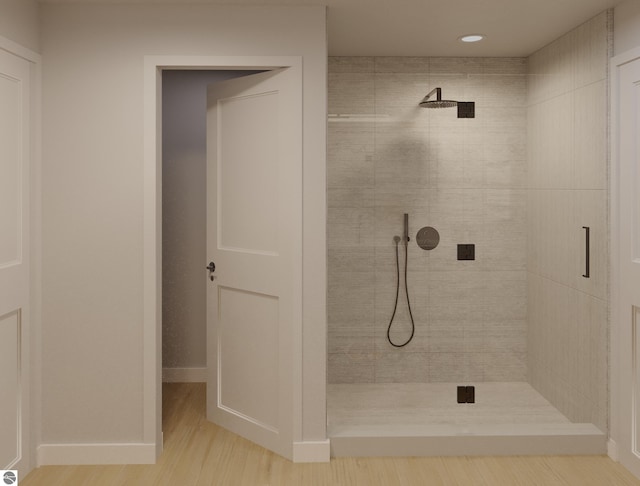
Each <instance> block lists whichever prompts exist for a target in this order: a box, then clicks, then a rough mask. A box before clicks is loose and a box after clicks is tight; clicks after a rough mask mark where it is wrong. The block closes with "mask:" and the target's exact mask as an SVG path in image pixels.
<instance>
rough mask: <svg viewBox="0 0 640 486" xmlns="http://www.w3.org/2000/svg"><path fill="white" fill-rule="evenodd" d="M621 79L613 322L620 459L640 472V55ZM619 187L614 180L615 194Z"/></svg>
mask: <svg viewBox="0 0 640 486" xmlns="http://www.w3.org/2000/svg"><path fill="white" fill-rule="evenodd" d="M617 79H618V85H617V93H618V99H617V100H614V103H615V104H616V108H615V109H614V112H615V111H617V113H618V116H617V117H616V118H617V120H616V123H617V134H614V136H615V137H616V139H615V140H614V144H615V145H616V148H617V154H618V157H617V161H614V165H615V166H616V167H615V168H614V174H615V173H616V172H617V177H616V178H615V179H616V181H615V182H614V184H617V186H618V187H617V192H618V195H617V204H615V202H614V207H617V208H618V209H617V212H618V214H617V215H616V214H615V210H614V214H613V221H614V225H613V228H614V231H615V228H616V227H617V231H616V233H617V234H614V235H612V241H613V242H614V245H616V242H617V245H616V246H617V248H614V254H616V250H617V256H618V261H617V262H614V269H615V268H617V272H616V273H617V274H618V277H617V279H616V280H617V281H616V282H614V288H616V287H617V292H614V296H615V294H616V293H617V301H615V300H614V301H613V302H612V305H614V306H616V308H615V309H613V313H612V315H613V316H614V319H615V321H614V322H613V323H612V324H613V326H616V330H617V332H618V333H619V334H618V337H617V343H613V344H614V345H616V346H612V351H613V352H612V357H611V358H612V360H616V359H617V360H619V361H618V363H617V364H618V366H619V368H618V369H619V375H620V376H619V381H618V386H619V392H618V396H619V407H618V410H617V412H618V415H619V431H620V438H619V439H618V440H619V441H620V443H619V444H618V447H619V455H620V461H621V462H622V464H623V465H624V466H625V467H627V468H628V469H629V470H631V471H632V472H634V474H635V475H636V476H638V477H640V123H638V118H639V117H640V59H636V60H635V61H633V62H630V63H627V64H624V65H622V66H620V68H619V71H618V78H617ZM615 192H616V189H615V185H614V190H613V194H612V197H614V198H615V197H616V194H615ZM615 278H616V277H615V274H614V279H615ZM614 335H615V334H614ZM614 369H615V368H614ZM614 379H615V378H614Z"/></svg>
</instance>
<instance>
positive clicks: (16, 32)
mask: <svg viewBox="0 0 640 486" xmlns="http://www.w3.org/2000/svg"><path fill="white" fill-rule="evenodd" d="M0 35H1V36H2V37H6V38H7V39H11V40H12V41H13V42H16V43H18V44H20V45H22V46H23V47H27V48H29V49H31V50H32V51H34V52H39V51H40V36H39V32H38V3H37V2H36V0H2V2H0Z"/></svg>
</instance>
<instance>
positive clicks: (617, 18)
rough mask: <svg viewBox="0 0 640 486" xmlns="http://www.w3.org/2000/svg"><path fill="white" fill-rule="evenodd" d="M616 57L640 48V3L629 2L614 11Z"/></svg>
mask: <svg viewBox="0 0 640 486" xmlns="http://www.w3.org/2000/svg"><path fill="white" fill-rule="evenodd" d="M613 29H614V30H613V32H614V34H613V48H614V55H618V54H622V53H623V52H625V51H628V50H629V49H632V48H634V47H638V46H640V2H639V1H638V0H627V1H626V2H623V3H621V4H620V5H618V6H617V7H616V8H615V10H614V20H613Z"/></svg>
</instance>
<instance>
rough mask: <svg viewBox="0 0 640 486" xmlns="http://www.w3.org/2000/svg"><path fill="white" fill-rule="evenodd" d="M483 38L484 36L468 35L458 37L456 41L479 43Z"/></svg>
mask: <svg viewBox="0 0 640 486" xmlns="http://www.w3.org/2000/svg"><path fill="white" fill-rule="evenodd" d="M484 38H485V36H484V35H483V34H469V35H463V36H462V37H458V40H459V41H461V42H479V41H481V40H482V39H484Z"/></svg>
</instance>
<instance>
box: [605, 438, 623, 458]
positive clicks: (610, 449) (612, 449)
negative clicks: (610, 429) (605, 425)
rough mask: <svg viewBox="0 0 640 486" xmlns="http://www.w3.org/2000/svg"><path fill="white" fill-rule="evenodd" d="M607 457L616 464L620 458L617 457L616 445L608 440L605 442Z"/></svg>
mask: <svg viewBox="0 0 640 486" xmlns="http://www.w3.org/2000/svg"><path fill="white" fill-rule="evenodd" d="M607 455H608V456H609V457H610V458H611V459H612V460H613V461H616V462H620V456H619V455H618V443H617V442H616V441H615V440H613V439H611V438H609V440H608V441H607Z"/></svg>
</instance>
